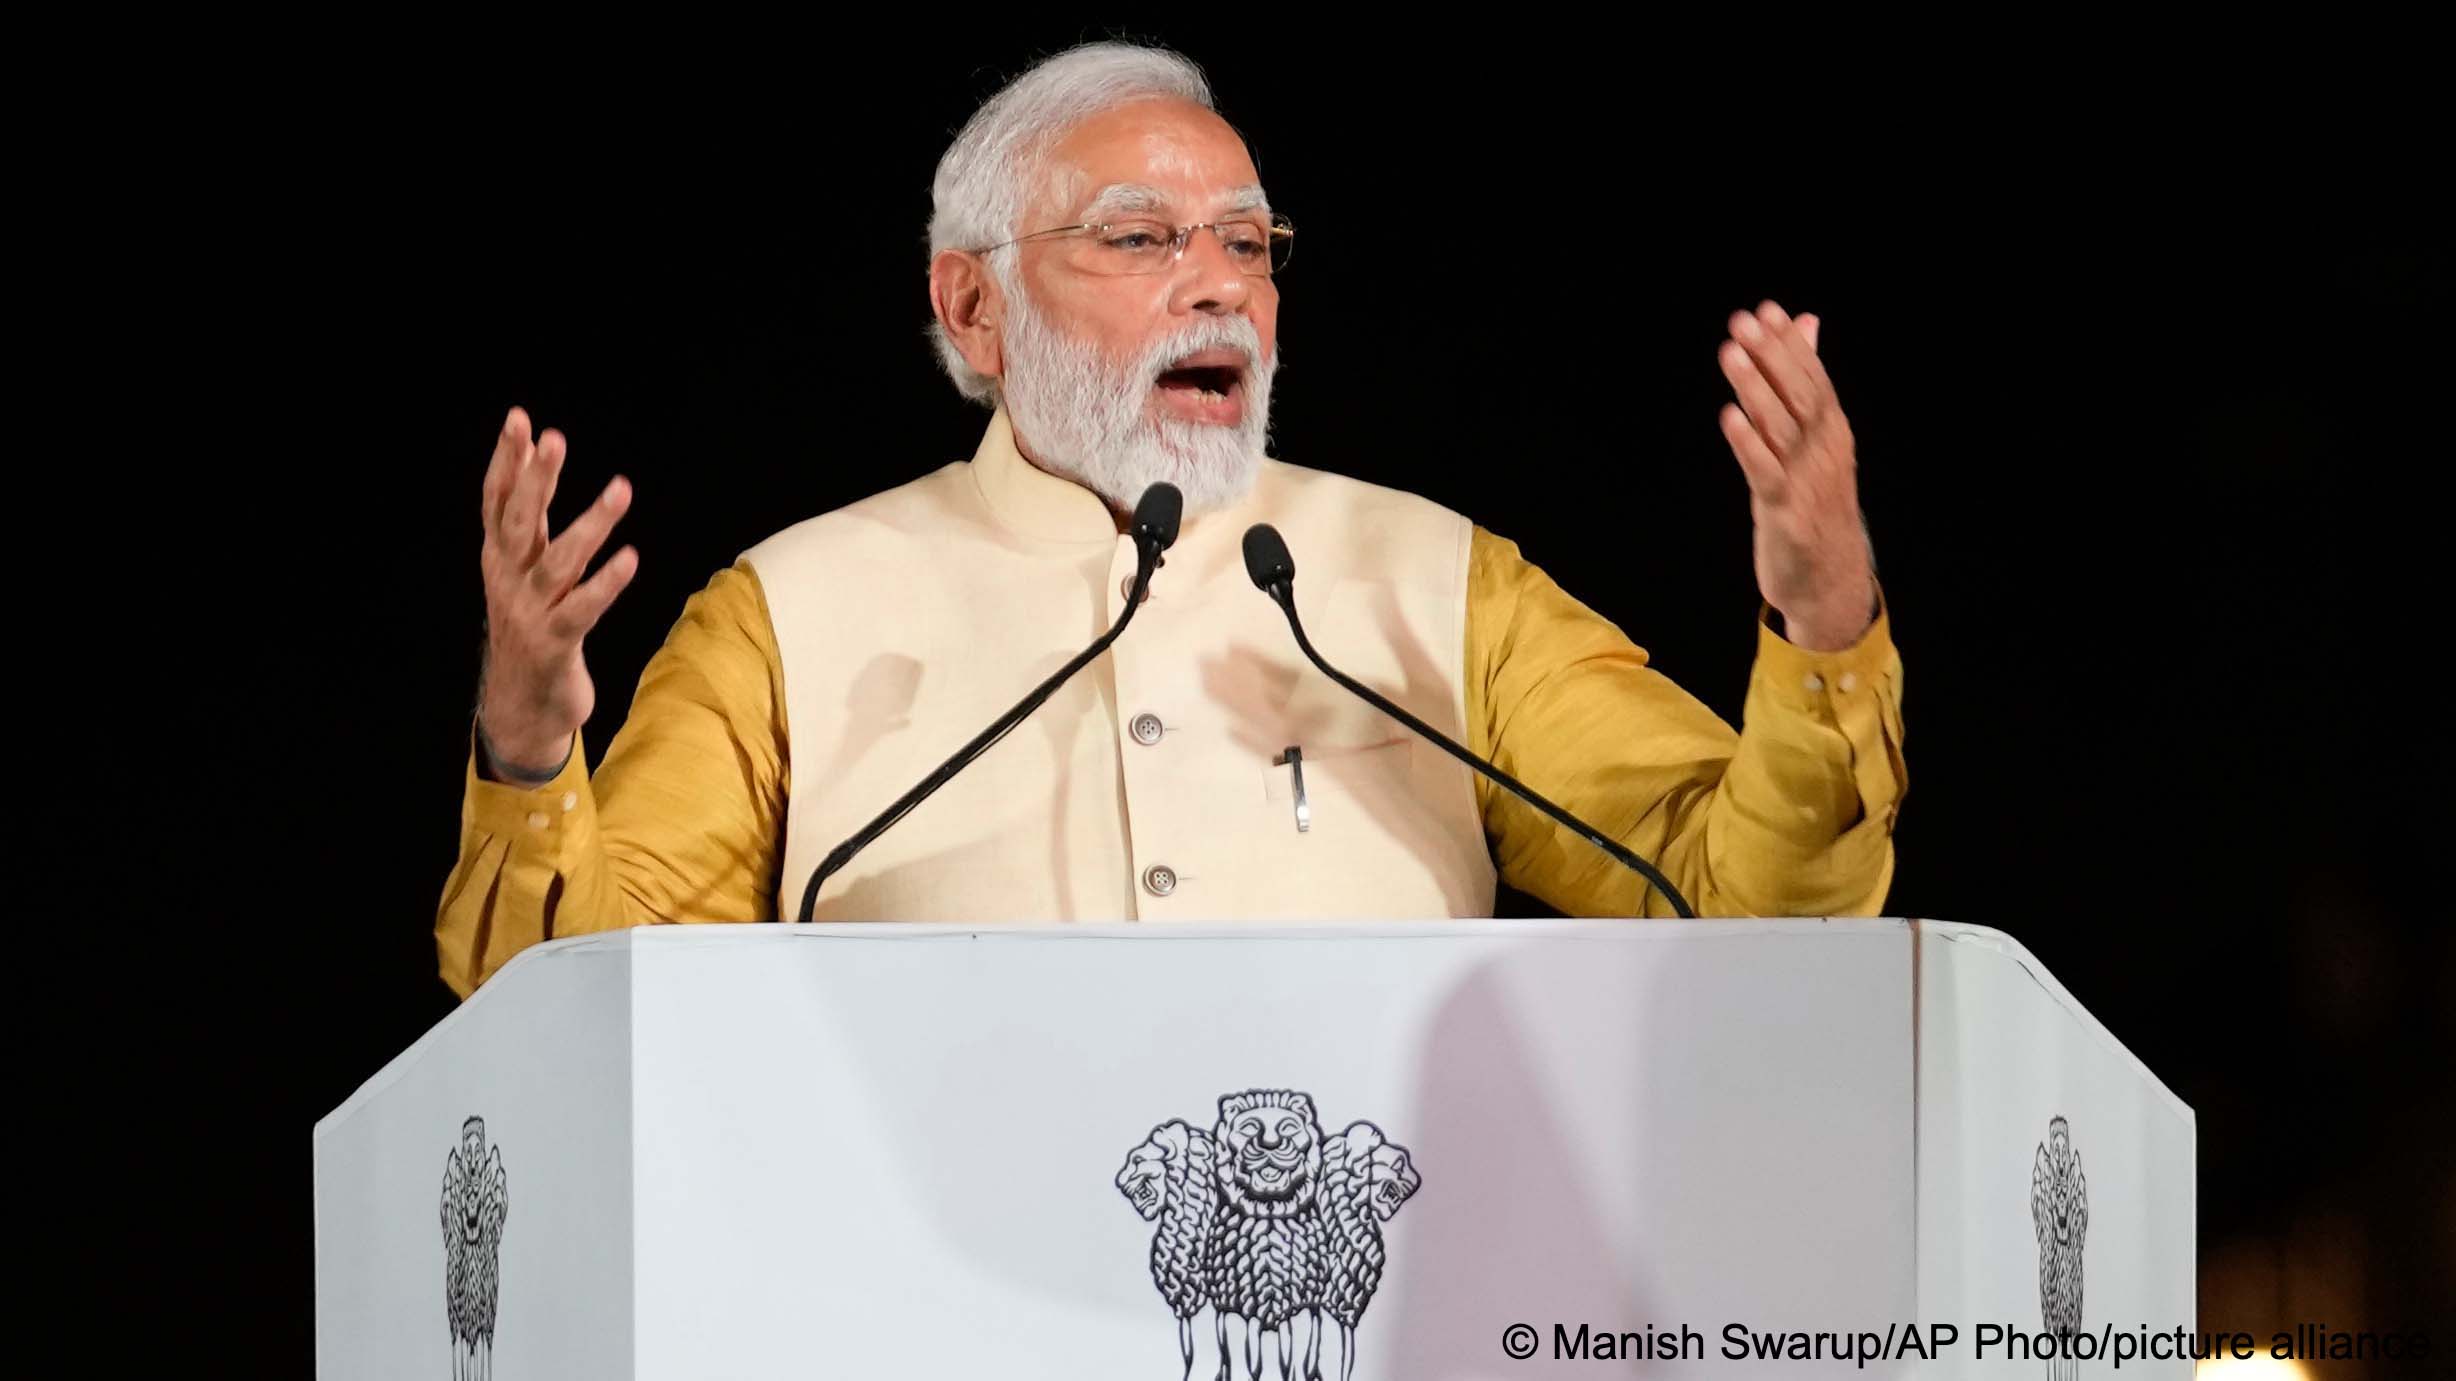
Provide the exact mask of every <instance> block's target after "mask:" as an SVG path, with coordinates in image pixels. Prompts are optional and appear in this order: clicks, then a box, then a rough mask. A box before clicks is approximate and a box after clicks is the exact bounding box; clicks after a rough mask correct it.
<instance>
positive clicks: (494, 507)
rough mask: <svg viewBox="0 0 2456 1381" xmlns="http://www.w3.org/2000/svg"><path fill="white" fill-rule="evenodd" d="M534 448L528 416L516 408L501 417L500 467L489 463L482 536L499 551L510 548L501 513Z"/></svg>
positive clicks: (525, 471) (515, 490) (509, 502)
mask: <svg viewBox="0 0 2456 1381" xmlns="http://www.w3.org/2000/svg"><path fill="white" fill-rule="evenodd" d="M535 449H536V447H535V446H534V444H533V443H531V441H530V440H529V415H528V414H527V413H525V412H522V411H521V410H520V409H518V408H514V409H512V413H511V416H510V417H508V418H505V419H504V423H503V432H502V434H501V436H500V437H499V438H498V440H497V458H498V460H499V461H500V470H498V469H497V467H496V465H495V464H493V463H490V464H489V465H488V467H487V482H488V483H489V484H491V485H493V486H494V488H493V492H492V494H491V496H490V497H489V499H488V507H487V510H486V538H487V540H488V541H490V542H492V543H494V545H495V547H496V548H497V549H498V550H500V551H503V552H506V553H509V552H510V551H511V550H512V534H511V529H510V528H509V527H507V526H505V524H504V514H505V513H506V512H508V511H509V510H510V508H511V505H512V497H513V496H514V495H515V494H517V493H519V491H520V482H521V480H522V479H524V478H525V477H526V476H527V475H528V470H529V460H530V457H531V455H532V454H533V453H534V451H535Z"/></svg>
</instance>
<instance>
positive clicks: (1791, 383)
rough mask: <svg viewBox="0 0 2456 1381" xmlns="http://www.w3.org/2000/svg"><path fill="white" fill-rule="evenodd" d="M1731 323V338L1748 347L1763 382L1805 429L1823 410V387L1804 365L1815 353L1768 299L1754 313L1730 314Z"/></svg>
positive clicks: (1780, 310) (1806, 364)
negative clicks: (1766, 383) (1762, 377)
mask: <svg viewBox="0 0 2456 1381" xmlns="http://www.w3.org/2000/svg"><path fill="white" fill-rule="evenodd" d="M1731 322H1732V331H1731V334H1732V336H1733V338H1734V339H1736V340H1738V341H1739V342H1740V344H1742V345H1744V346H1746V347H1748V356H1749V358H1750V359H1753V360H1755V361H1756V362H1757V368H1758V370H1759V371H1761V372H1762V373H1763V374H1764V375H1765V378H1766V382H1768V383H1770V384H1772V385H1773V386H1774V392H1775V393H1776V394H1777V395H1779V396H1780V397H1781V399H1782V405H1783V406H1784V407H1786V408H1789V409H1790V410H1791V416H1792V417H1793V418H1794V419H1795V420H1797V421H1798V423H1799V425H1800V429H1801V430H1802V431H1805V430H1807V428H1808V427H1810V426H1812V425H1813V424H1814V423H1815V422H1816V418H1817V414H1818V413H1820V412H1822V411H1824V408H1825V390H1824V389H1823V388H1821V387H1819V386H1818V384H1817V382H1816V378H1815V376H1814V375H1813V374H1811V373H1810V372H1809V369H1808V364H1809V362H1810V361H1811V360H1813V359H1814V358H1815V356H1816V352H1815V351H1813V350H1810V349H1809V348H1808V343H1807V342H1806V341H1804V340H1802V339H1800V335H1799V327H1798V325H1797V324H1796V323H1794V322H1793V321H1792V320H1791V318H1790V315H1789V314H1788V313H1786V312H1784V311H1783V310H1782V308H1781V307H1780V306H1778V305H1776V304H1774V303H1772V302H1767V303H1765V304H1763V305H1761V306H1759V307H1758V308H1757V310H1756V311H1755V312H1754V313H1748V312H1737V313H1734V314H1733V315H1732V319H1731Z"/></svg>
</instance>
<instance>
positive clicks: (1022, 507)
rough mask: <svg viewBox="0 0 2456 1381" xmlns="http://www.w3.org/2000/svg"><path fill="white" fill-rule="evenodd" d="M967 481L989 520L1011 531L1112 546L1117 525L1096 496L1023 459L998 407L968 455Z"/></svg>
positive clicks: (1003, 411)
mask: <svg viewBox="0 0 2456 1381" xmlns="http://www.w3.org/2000/svg"><path fill="white" fill-rule="evenodd" d="M972 478H973V481H974V482H975V483H976V484H978V485H979V486H980V490H981V499H982V501H983V502H985V503H987V504H988V505H989V513H990V516H991V517H992V518H995V519H996V520H997V522H998V525H999V526H1000V527H1003V528H1005V529H1007V530H1008V531H1010V532H1014V533H1018V534H1020V535H1022V536H1025V537H1033V538H1038V539H1040V540H1041V541H1045V542H1067V543H1074V544H1080V545H1086V546H1088V545H1092V544H1098V545H1101V546H1108V545H1111V544H1113V543H1115V542H1116V541H1117V537H1118V533H1117V520H1116V519H1115V518H1114V517H1112V516H1111V515H1110V513H1109V506H1108V505H1107V504H1106V503H1103V502H1102V501H1101V499H1100V496H1099V495H1097V494H1094V493H1093V492H1092V491H1090V490H1089V489H1086V488H1084V487H1083V486H1082V485H1079V484H1077V483H1075V482H1074V481H1073V480H1070V479H1060V478H1059V477H1057V476H1056V475H1052V474H1050V473H1049V472H1048V471H1046V470H1043V469H1041V468H1040V467H1039V466H1037V465H1034V464H1033V463H1032V462H1031V461H1029V460H1026V459H1024V456H1023V452H1022V451H1020V450H1017V449H1016V447H1015V427H1014V423H1013V422H1011V421H1009V420H1008V419H1007V416H1006V409H1005V408H1004V407H1003V406H1001V407H1000V408H999V409H998V410H997V411H996V412H995V413H993V414H992V415H991V416H990V419H989V428H988V430H987V431H984V432H983V433H982V434H981V444H980V448H979V449H978V450H975V451H974V452H973V453H972Z"/></svg>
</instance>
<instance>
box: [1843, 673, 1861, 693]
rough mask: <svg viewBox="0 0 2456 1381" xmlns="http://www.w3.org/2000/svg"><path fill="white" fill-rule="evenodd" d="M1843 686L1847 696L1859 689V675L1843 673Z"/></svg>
mask: <svg viewBox="0 0 2456 1381" xmlns="http://www.w3.org/2000/svg"><path fill="white" fill-rule="evenodd" d="M1841 685H1842V690H1843V693H1844V694H1846V695H1847V694H1849V693H1850V692H1852V691H1855V690H1857V689H1859V673H1858V672H1855V671H1846V672H1843V673H1842V681H1841Z"/></svg>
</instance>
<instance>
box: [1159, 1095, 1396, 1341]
mask: <svg viewBox="0 0 2456 1381" xmlns="http://www.w3.org/2000/svg"><path fill="white" fill-rule="evenodd" d="M1421 1183H1422V1180H1421V1178H1420V1177H1419V1176H1418V1175H1417V1174H1416V1171H1415V1167H1414V1166H1413V1165H1412V1164H1411V1163H1410V1162H1409V1158H1408V1154H1407V1148H1406V1147H1404V1146H1401V1145H1398V1144H1397V1143H1396V1142H1393V1141H1391V1140H1390V1139H1389V1138H1388V1137H1386V1136H1384V1135H1383V1134H1382V1130H1381V1128H1379V1127H1376V1126H1374V1125H1373V1124H1372V1123H1370V1122H1351V1123H1349V1124H1348V1125H1347V1129H1346V1130H1345V1131H1342V1132H1340V1133H1338V1134H1337V1135H1335V1136H1325V1135H1323V1133H1322V1127H1321V1123H1320V1122H1319V1121H1318V1120H1316V1118H1315V1116H1314V1111H1313V1098H1312V1096H1311V1095H1309V1094H1303V1093H1298V1092H1295V1091H1293V1090H1289V1089H1251V1090H1248V1091H1246V1092H1244V1093H1232V1094H1229V1095H1227V1096H1226V1097H1223V1098H1221V1099H1220V1100H1219V1119H1218V1121H1217V1122H1216V1123H1214V1124H1213V1126H1212V1127H1211V1129H1210V1130H1209V1131H1204V1130H1202V1129H1200V1128H1197V1127H1194V1126H1190V1125H1188V1124H1187V1123H1185V1122H1184V1121H1181V1120H1176V1119H1172V1120H1170V1121H1167V1122H1163V1123H1161V1124H1160V1125H1159V1126H1157V1127H1154V1128H1153V1129H1152V1131H1151V1135H1150V1136H1148V1137H1145V1138H1144V1139H1143V1144H1142V1145H1140V1146H1137V1147H1135V1148H1134V1149H1133V1150H1132V1151H1129V1152H1127V1154H1126V1164H1125V1168H1124V1169H1122V1170H1120V1171H1118V1173H1117V1188H1118V1190H1119V1191H1120V1192H1121V1193H1123V1194H1124V1195H1125V1196H1126V1201H1127V1202H1128V1203H1130V1204H1132V1205H1133V1206H1134V1211H1135V1212H1137V1213H1139V1214H1141V1215H1142V1216H1143V1219H1144V1221H1146V1222H1149V1223H1152V1224H1154V1228H1153V1232H1152V1237H1151V1283H1152V1284H1153V1285H1154V1286H1156V1287H1158V1289H1159V1292H1160V1299H1161V1301H1162V1302H1163V1303H1165V1304H1167V1305H1168V1308H1169V1312H1170V1313H1171V1314H1174V1315H1175V1316H1176V1319H1177V1352H1178V1356H1179V1357H1180V1359H1181V1360H1182V1364H1183V1366H1184V1368H1185V1374H1186V1376H1187V1377H1189V1378H1190V1377H1191V1376H1192V1375H1193V1370H1194V1336H1195V1334H1194V1326H1195V1325H1194V1321H1195V1317H1196V1316H1197V1315H1199V1314H1200V1313H1201V1312H1202V1311H1203V1309H1204V1308H1205V1307H1208V1308H1209V1309H1210V1310H1211V1312H1212V1328H1213V1335H1214V1337H1215V1339H1216V1341H1217V1343H1218V1348H1219V1370H1218V1373H1217V1381H1230V1376H1229V1373H1230V1369H1231V1362H1230V1359H1231V1357H1232V1356H1233V1355H1234V1354H1233V1352H1232V1350H1231V1346H1230V1343H1229V1333H1228V1320H1229V1317H1230V1316H1231V1315H1233V1316H1235V1317H1236V1318H1237V1319H1239V1320H1241V1321H1242V1323H1243V1325H1244V1327H1243V1332H1244V1336H1245V1375H1246V1376H1247V1377H1248V1378H1250V1381H1260V1378H1261V1376H1262V1357H1263V1335H1265V1334H1272V1335H1275V1336H1276V1337H1277V1339H1278V1344H1279V1348H1278V1350H1279V1375H1280V1376H1281V1377H1282V1378H1292V1377H1294V1376H1295V1374H1296V1373H1295V1371H1294V1370H1293V1367H1292V1363H1293V1361H1294V1358H1295V1341H1296V1320H1298V1319H1299V1318H1302V1319H1303V1320H1304V1321H1305V1325H1306V1327H1305V1376H1306V1378H1307V1381H1321V1376H1322V1332H1323V1328H1324V1321H1325V1320H1326V1319H1327V1320H1328V1321H1329V1322H1332V1323H1336V1324H1337V1325H1338V1326H1339V1375H1340V1377H1341V1381H1346V1379H1347V1378H1349V1377H1352V1376H1353V1375H1354V1373H1355V1370H1356V1325H1357V1324H1358V1322H1360V1321H1361V1320H1362V1319H1363V1318H1364V1311H1365V1306H1366V1305H1368V1304H1370V1303H1372V1301H1373V1292H1374V1290H1375V1289H1376V1288H1377V1287H1379V1286H1380V1284H1381V1277H1382V1267H1383V1264H1384V1262H1385V1261H1386V1259H1387V1257H1386V1254H1385V1252H1384V1250H1383V1247H1382V1232H1381V1225H1382V1224H1384V1223H1386V1222H1389V1221H1390V1219H1391V1218H1392V1217H1393V1216H1394V1215H1396V1214H1397V1213H1398V1211H1399V1208H1400V1206H1401V1205H1403V1204H1405V1203H1406V1202H1407V1199H1408V1197H1409V1196H1410V1195H1412V1194H1414V1193H1415V1192H1416V1189H1417V1187H1418V1186H1419V1185H1420V1184H1421Z"/></svg>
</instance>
